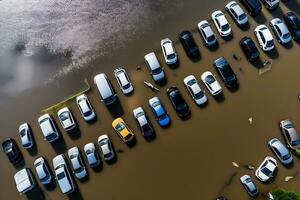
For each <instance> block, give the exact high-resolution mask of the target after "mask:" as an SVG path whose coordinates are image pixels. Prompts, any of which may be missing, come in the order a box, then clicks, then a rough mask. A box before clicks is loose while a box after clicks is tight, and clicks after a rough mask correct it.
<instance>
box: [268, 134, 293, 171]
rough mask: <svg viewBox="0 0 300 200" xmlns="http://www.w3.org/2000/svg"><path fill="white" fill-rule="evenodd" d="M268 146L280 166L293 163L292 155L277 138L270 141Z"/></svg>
mask: <svg viewBox="0 0 300 200" xmlns="http://www.w3.org/2000/svg"><path fill="white" fill-rule="evenodd" d="M268 146H269V147H270V149H271V150H272V151H273V152H274V154H275V155H276V157H277V158H278V159H279V160H280V162H281V163H282V164H284V165H289V164H291V163H292V162H293V157H292V154H291V153H290V152H289V150H288V149H287V148H286V147H285V146H284V145H283V144H282V143H281V142H280V141H279V140H278V139H277V138H273V139H271V140H270V141H269V143H268Z"/></svg>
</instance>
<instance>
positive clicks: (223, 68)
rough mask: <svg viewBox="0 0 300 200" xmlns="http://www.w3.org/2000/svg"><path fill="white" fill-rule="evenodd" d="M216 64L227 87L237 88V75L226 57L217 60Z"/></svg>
mask: <svg viewBox="0 0 300 200" xmlns="http://www.w3.org/2000/svg"><path fill="white" fill-rule="evenodd" d="M214 66H215V69H216V70H217V72H218V73H219V75H220V76H221V78H222V80H223V82H224V83H225V85H226V87H228V88H235V87H236V86H237V85H238V81H237V77H236V75H235V73H234V72H233V70H232V69H231V67H230V65H229V63H228V62H227V60H226V59H225V58H224V57H221V58H218V59H217V60H215V61H214Z"/></svg>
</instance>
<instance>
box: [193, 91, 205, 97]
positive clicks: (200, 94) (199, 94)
mask: <svg viewBox="0 0 300 200" xmlns="http://www.w3.org/2000/svg"><path fill="white" fill-rule="evenodd" d="M203 96H204V93H203V91H200V92H198V93H197V94H195V98H196V99H201V98H202V97H203Z"/></svg>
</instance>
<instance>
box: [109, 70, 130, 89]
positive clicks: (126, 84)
mask: <svg viewBox="0 0 300 200" xmlns="http://www.w3.org/2000/svg"><path fill="white" fill-rule="evenodd" d="M114 72H115V77H116V79H117V81H118V84H119V86H120V89H121V90H122V92H123V94H130V93H131V92H132V91H133V85H132V83H131V81H130V79H129V77H128V74H127V72H126V70H125V69H124V68H122V67H119V68H117V69H115V70H114Z"/></svg>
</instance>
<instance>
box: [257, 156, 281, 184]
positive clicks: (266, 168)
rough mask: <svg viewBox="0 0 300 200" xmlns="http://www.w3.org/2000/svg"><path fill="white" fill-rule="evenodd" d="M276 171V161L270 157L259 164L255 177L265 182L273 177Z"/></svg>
mask: <svg viewBox="0 0 300 200" xmlns="http://www.w3.org/2000/svg"><path fill="white" fill-rule="evenodd" d="M276 169H277V162H276V160H275V159H274V158H273V157H271V156H267V157H266V158H265V159H264V161H263V162H262V163H261V164H260V166H259V167H258V168H257V170H256V172H255V175H256V177H257V178H258V179H259V180H260V181H262V182H267V181H268V180H270V179H271V178H272V177H273V175H274V173H275V171H276Z"/></svg>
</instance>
